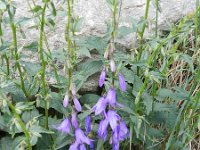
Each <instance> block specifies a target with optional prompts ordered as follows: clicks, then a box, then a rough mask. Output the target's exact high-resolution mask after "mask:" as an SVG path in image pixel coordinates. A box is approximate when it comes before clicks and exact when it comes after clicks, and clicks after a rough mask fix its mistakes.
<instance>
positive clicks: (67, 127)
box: [57, 118, 70, 133]
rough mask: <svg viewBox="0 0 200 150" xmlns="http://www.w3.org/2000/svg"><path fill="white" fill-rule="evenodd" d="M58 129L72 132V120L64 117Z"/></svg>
mask: <svg viewBox="0 0 200 150" xmlns="http://www.w3.org/2000/svg"><path fill="white" fill-rule="evenodd" d="M57 130H59V131H60V132H62V133H69V132H70V120H69V119H68V118H67V119H64V120H63V122H61V124H60V125H59V126H58V127H57Z"/></svg>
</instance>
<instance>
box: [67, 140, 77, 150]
mask: <svg viewBox="0 0 200 150" xmlns="http://www.w3.org/2000/svg"><path fill="white" fill-rule="evenodd" d="M78 145H79V143H78V142H77V141H75V142H74V143H73V144H71V145H70V147H69V150H77V149H78Z"/></svg>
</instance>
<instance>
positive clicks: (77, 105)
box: [73, 95, 82, 112]
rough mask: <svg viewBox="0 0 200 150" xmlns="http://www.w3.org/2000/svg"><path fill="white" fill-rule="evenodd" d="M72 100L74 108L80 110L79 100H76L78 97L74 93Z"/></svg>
mask: <svg viewBox="0 0 200 150" xmlns="http://www.w3.org/2000/svg"><path fill="white" fill-rule="evenodd" d="M73 101H74V106H75V108H76V110H77V111H78V112H80V111H81V110H82V107H81V104H80V102H79V101H78V99H77V97H76V96H75V95H74V99H73Z"/></svg>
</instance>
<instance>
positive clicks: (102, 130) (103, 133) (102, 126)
mask: <svg viewBox="0 0 200 150" xmlns="http://www.w3.org/2000/svg"><path fill="white" fill-rule="evenodd" d="M107 128H108V120H107V119H104V120H101V122H100V123H99V127H98V131H97V134H98V136H99V137H100V138H102V139H104V140H106V137H107V134H108V131H107Z"/></svg>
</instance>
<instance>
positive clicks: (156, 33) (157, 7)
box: [155, 0, 159, 37]
mask: <svg viewBox="0 0 200 150" xmlns="http://www.w3.org/2000/svg"><path fill="white" fill-rule="evenodd" d="M158 1H159V0H156V29H155V36H156V37H157V36H158V11H159V6H158Z"/></svg>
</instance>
